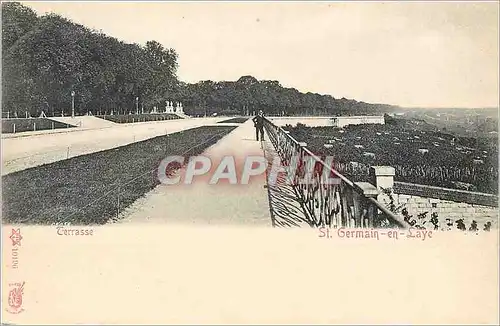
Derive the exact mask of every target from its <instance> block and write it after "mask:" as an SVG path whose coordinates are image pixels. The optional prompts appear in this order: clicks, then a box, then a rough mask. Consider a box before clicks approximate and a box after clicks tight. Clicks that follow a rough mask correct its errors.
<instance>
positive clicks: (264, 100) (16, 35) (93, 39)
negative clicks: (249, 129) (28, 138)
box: [2, 2, 391, 116]
mask: <svg viewBox="0 0 500 326" xmlns="http://www.w3.org/2000/svg"><path fill="white" fill-rule="evenodd" d="M2 27H3V48H2V57H3V68H4V73H3V76H2V78H3V92H2V96H3V107H4V111H7V110H8V111H9V113H10V115H11V116H13V115H15V114H14V113H15V112H17V113H18V115H23V116H24V112H25V111H29V113H30V114H31V115H36V114H39V113H40V112H41V111H42V110H43V111H44V112H45V113H46V114H48V115H51V114H60V112H61V110H65V111H66V112H68V113H69V110H70V108H71V101H72V96H71V94H72V92H74V94H75V97H74V100H75V109H76V113H77V114H83V113H86V112H87V111H92V112H96V111H101V112H108V111H111V110H113V111H114V112H116V113H125V112H130V111H132V112H133V111H135V109H136V106H139V107H140V109H142V107H144V108H145V109H146V110H150V109H152V107H153V106H159V107H162V106H164V105H165V101H167V100H169V101H182V102H183V103H184V108H185V111H186V112H187V113H188V114H195V115H199V114H212V113H215V112H217V113H228V114H231V113H232V114H248V113H252V112H253V111H256V110H258V109H264V110H266V112H267V113H268V114H286V115H297V114H312V115H316V114H318V115H319V114H334V113H336V114H360V113H374V112H385V111H388V110H391V107H390V106H387V105H373V104H368V103H364V102H357V101H354V100H348V99H345V98H342V99H335V98H334V97H332V96H330V95H320V94H315V93H305V94H304V93H301V92H299V91H298V90H296V89H294V88H286V87H283V86H281V85H280V83H279V82H278V81H268V80H264V81H259V80H257V79H256V78H254V77H252V76H243V77H241V78H240V79H239V80H237V81H222V82H214V81H210V80H208V81H201V82H198V83H194V84H186V83H183V82H180V81H179V80H178V78H177V75H176V71H177V53H176V52H175V50H174V49H169V48H164V47H163V46H162V45H161V44H160V43H158V42H156V41H149V42H147V43H146V44H145V45H144V46H141V45H139V44H127V43H124V42H121V41H119V40H117V39H115V38H113V37H109V36H106V35H104V34H103V33H101V32H98V31H94V30H91V29H89V28H86V27H84V26H82V25H78V24H75V23H73V22H71V21H69V20H68V19H65V18H63V17H61V16H58V15H56V14H48V15H44V16H40V17H39V16H37V15H36V13H35V12H34V11H33V10H32V9H30V8H29V7H26V6H23V5H21V4H19V3H15V2H7V3H3V4H2Z"/></svg>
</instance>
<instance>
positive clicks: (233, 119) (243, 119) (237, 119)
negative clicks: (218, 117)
mask: <svg viewBox="0 0 500 326" xmlns="http://www.w3.org/2000/svg"><path fill="white" fill-rule="evenodd" d="M248 119H249V118H243V117H241V118H231V119H227V120H224V121H219V122H217V123H245V122H246V121H247V120H248Z"/></svg>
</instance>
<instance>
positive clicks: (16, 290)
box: [6, 282, 25, 314]
mask: <svg viewBox="0 0 500 326" xmlns="http://www.w3.org/2000/svg"><path fill="white" fill-rule="evenodd" d="M24 283H25V282H23V283H11V284H9V298H8V304H9V306H8V308H7V309H6V310H7V312H10V313H11V314H19V313H21V312H23V311H24V309H23V294H24Z"/></svg>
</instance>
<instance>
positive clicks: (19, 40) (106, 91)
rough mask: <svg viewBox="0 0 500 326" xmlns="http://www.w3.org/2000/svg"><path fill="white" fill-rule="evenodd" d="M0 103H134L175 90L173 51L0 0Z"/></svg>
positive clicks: (53, 107)
mask: <svg viewBox="0 0 500 326" xmlns="http://www.w3.org/2000/svg"><path fill="white" fill-rule="evenodd" d="M2 22H3V24H2V27H3V49H2V54H3V67H4V73H3V76H2V78H3V80H2V82H3V92H2V100H3V110H4V111H5V110H9V111H10V112H11V113H16V112H17V113H24V111H29V112H30V114H32V115H39V114H40V112H41V111H42V110H43V111H45V113H46V114H47V115H59V114H60V113H61V111H64V112H65V113H66V114H67V115H68V114H70V112H71V105H72V104H71V102H72V96H71V92H72V91H74V92H75V98H74V100H75V111H76V113H77V114H84V113H86V112H87V111H97V110H103V111H108V110H110V109H114V110H115V112H116V111H120V110H122V113H124V111H130V110H134V111H135V106H136V97H138V98H139V100H138V102H139V103H140V105H141V106H153V105H158V106H159V105H160V104H162V103H164V101H165V100H170V99H173V98H175V93H176V91H177V89H178V87H179V85H178V80H177V77H176V69H177V54H176V52H175V50H173V49H165V48H163V46H162V45H161V44H159V43H158V42H156V41H149V42H147V43H146V45H145V46H140V45H137V44H125V43H123V42H121V41H119V40H117V39H115V38H112V37H108V36H106V35H104V34H102V33H100V32H96V31H92V30H90V29H88V28H86V27H84V26H81V25H78V24H75V23H73V22H71V21H69V20H68V19H65V18H63V17H61V16H58V15H56V14H48V15H45V16H41V17H37V16H36V14H35V13H34V12H33V11H32V10H31V9H29V8H28V7H25V6H23V5H20V4H19V3H15V2H5V3H2Z"/></svg>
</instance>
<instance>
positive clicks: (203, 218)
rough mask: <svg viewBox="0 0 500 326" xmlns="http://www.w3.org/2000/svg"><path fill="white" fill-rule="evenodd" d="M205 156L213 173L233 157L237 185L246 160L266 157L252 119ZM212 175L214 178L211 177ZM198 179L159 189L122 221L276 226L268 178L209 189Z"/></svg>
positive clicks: (138, 202)
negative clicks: (256, 136)
mask: <svg viewBox="0 0 500 326" xmlns="http://www.w3.org/2000/svg"><path fill="white" fill-rule="evenodd" d="M221 125H223V124H221ZM232 125H234V124H232ZM203 155H205V156H208V157H209V158H210V159H211V160H212V169H211V171H210V172H213V171H215V169H216V168H217V166H218V164H219V162H220V160H221V158H222V157H223V156H225V155H231V156H234V157H235V162H236V175H237V176H238V181H239V179H240V177H241V173H242V168H243V162H244V160H245V158H246V157H247V156H248V155H258V156H262V155H263V150H262V148H261V143H260V142H258V141H256V140H255V129H254V127H253V123H252V121H251V120H248V121H246V122H245V123H243V124H241V125H239V126H238V127H237V128H236V129H235V130H233V131H232V132H231V133H230V134H229V135H227V136H226V137H224V138H222V140H220V141H219V142H218V143H216V144H215V145H213V146H211V147H209V148H208V149H207V150H206V151H205V153H204V154H203ZM181 175H182V174H181ZM211 175H212V174H211V173H210V175H209V177H211ZM197 178H198V179H197ZM199 178H200V177H195V179H194V182H193V184H188V185H185V184H183V183H179V184H178V185H163V184H161V185H159V186H157V187H156V188H155V189H154V190H152V191H151V192H149V193H148V194H146V196H145V197H143V198H141V199H139V200H137V201H136V202H135V203H134V204H133V205H131V206H130V207H129V208H127V209H126V210H125V211H124V212H123V213H122V215H121V216H120V217H119V218H118V221H119V222H121V223H176V224H177V223H178V224H202V225H210V224H214V225H217V226H220V225H253V226H271V225H272V221H271V215H270V211H269V200H268V192H267V189H266V186H265V185H266V176H265V174H264V173H263V174H262V175H260V176H255V177H252V178H251V179H250V182H249V184H247V185H241V184H237V185H230V184H228V183H227V182H225V183H223V182H222V181H221V183H220V184H215V185H210V184H208V182H207V181H208V180H207V179H206V178H205V179H203V180H202V179H199ZM181 180H182V179H181ZM238 183H239V182H238Z"/></svg>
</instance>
